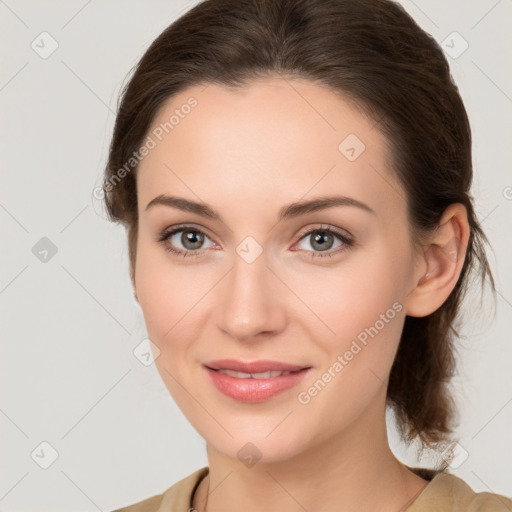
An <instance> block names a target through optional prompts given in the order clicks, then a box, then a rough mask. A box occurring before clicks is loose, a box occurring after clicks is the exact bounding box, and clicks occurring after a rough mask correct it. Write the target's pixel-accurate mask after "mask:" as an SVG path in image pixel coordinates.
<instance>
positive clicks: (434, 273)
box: [406, 203, 470, 317]
mask: <svg viewBox="0 0 512 512" xmlns="http://www.w3.org/2000/svg"><path fill="white" fill-rule="evenodd" d="M469 235H470V227H469V223H468V218H467V211H466V207H465V206H464V205H463V204H461V203H453V204H451V205H450V206H449V207H448V208H446V210H445V211H444V213H443V215H442V217H441V220H440V221H439V225H438V227H437V228H436V229H435V230H434V232H433V234H432V236H431V238H430V240H429V243H428V244H427V245H426V246H425V248H424V251H423V254H422V255H421V256H420V261H419V264H418V265H417V272H416V273H415V275H414V281H413V282H414V283H417V284H415V286H414V287H413V290H412V291H411V292H410V293H409V294H408V296H407V301H406V302H407V303H406V314H407V315H409V316H416V317H423V316H427V315H430V314H431V313H433V312H434V311H436V310H437V309H438V308H440V307H441V306H442V305H443V303H444V302H445V301H446V299H447V298H448V296H449V295H450V293H451V292H452V290H453V289H454V288H455V285H456V284H457V280H458V279H459V276H460V273H461V270H462V266H463V265H464V260H465V258H466V250H467V244H468V240H469Z"/></svg>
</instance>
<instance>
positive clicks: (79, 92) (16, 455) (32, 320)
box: [0, 0, 512, 512]
mask: <svg viewBox="0 0 512 512" xmlns="http://www.w3.org/2000/svg"><path fill="white" fill-rule="evenodd" d="M193 3H196V2H185V1H169V0H166V1H155V0H154V1H152V2H151V3H150V2H144V1H142V0H137V1H134V0H131V1H127V0H123V1H121V0H116V1H101V2H100V1H99V0H89V1H83V0H74V1H67V2H64V1H54V2H36V1H27V0H17V1H15V0H6V1H1V0H0V38H1V56H2V65H1V70H0V109H1V111H0V120H1V124H0V129H1V151H0V159H1V173H2V175H1V180H2V181H1V183H2V186H1V188H0V226H1V234H2V243H3V245H2V251H1V253H0V254H1V256H2V257H1V264H0V304H1V320H2V324H1V325H2V340H1V341H2V343H1V345H0V350H1V353H0V365H1V367H0V379H1V380H0V390H1V398H0V429H1V436H0V439H1V440H2V443H1V454H0V460H1V461H2V462H1V464H0V475H1V478H0V509H1V510H2V511H4V512H9V511H16V512H19V511H29V510H30V511H47V510H53V511H59V510H62V511H64V510H75V511H86V510H90V511H94V510H104V511H105V510H112V509H113V508H115V507H118V506H121V505H125V504H128V503H133V502H135V501H139V500H141V499H144V498H146V497H149V496H152V495H154V494H159V493H161V492H163V491H164V490H165V489H167V488H168V487H169V486H170V485H172V484H173V483H175V482H176V481H178V480H179V479H181V478H183V477H185V476H187V475H188V474H190V473H191V472H193V471H195V470H197V469H198V468H200V467H202V466H204V465H206V464H207V458H206V452H205V443H204V440H203V439H202V438H201V437H200V436H199V435H198V434H197V433H196V432H195V430H194V429H193V428H192V427H191V426H190V424H189V423H188V421H187V420H186V419H185V417H184V416H183V415H182V414H181V412H180V410H179V409H178V408H177V406H176V405H175V404H174V402H173V401H172V399H171V398H170V397H169V395H168V393H167V390H166V389H165V387H164V386H163V384H162V382H161V380H160V377H159V375H158V373H157V372H156V369H155V367H154V365H151V366H147V367H146V366H144V365H143V364H141V362H140V361H139V360H138V359H137V358H136V357H135V356H134V355H133V353H132V351H133V350H134V349H135V347H137V346H138V345H139V344H140V343H141V341H142V340H143V339H144V338H145V335H146V331H145V328H144V323H143V317H142V314H141V311H140V309H139V307H138V304H137V303H136V302H135V300H134V298H133V294H132V289H131V286H130V282H129V278H128V257H127V250H126V238H125V233H124V231H123V229H122V228H121V227H120V226H116V225H113V224H110V223H108V222H107V221H106V220H105V218H106V217H105V214H104V212H103V210H102V206H101V204H100V202H99V201H98V200H97V199H95V198H94V196H93V189H94V188H95V187H97V186H98V185H99V184H100V182H101V178H102V172H103V167H104V163H105V158H106V152H107V148H108V144H109V142H110V136H111V133H112V127H113V122H114V116H115V109H116V102H117V97H118V94H119V91H120V88H121V85H122V83H123V81H124V80H125V78H126V77H127V75H128V72H129V70H130V69H131V67H132V66H133V65H134V64H135V63H136V62H137V60H138V58H139V57H140V56H141V55H142V54H143V52H144V51H145V49H146V48H147V47H148V45H149V44H150V43H151V41H152V40H153V39H154V38H155V37H156V36H157V35H158V34H159V33H160V32H161V31H162V30H163V29H164V28H165V27H166V26H168V25H169V24H170V23H171V22H172V21H173V20H174V19H175V18H176V17H177V16H178V15H179V14H180V13H182V12H183V11H185V10H186V9H188V8H189V7H190V6H191V5H192V4H193ZM403 5H404V6H405V8H406V10H407V11H408V12H409V13H410V14H411V15H412V16H413V17H414V18H415V19H416V20H417V22H418V23H419V24H420V25H421V26H422V27H423V28H424V29H425V30H426V31H427V32H429V33H430V34H432V35H433V36H434V37H435V38H436V40H437V41H439V42H440V43H441V42H442V41H446V42H445V46H443V47H444V48H445V50H446V51H447V52H448V51H450V52H452V54H454V52H460V50H461V49H462V48H463V46H462V44H463V41H462V39H460V38H458V36H455V39H454V38H453V36H450V34H452V32H454V31H456V32H458V33H459V34H460V35H461V36H462V38H464V40H466V41H467V43H468V44H469V47H468V48H467V49H466V51H464V52H463V53H462V54H461V55H459V56H457V57H456V58H453V57H452V56H448V60H449V62H450V65H451V68H452V72H453V76H454V78H455V81H456V82H457V84H458V85H459V88H460V91H461V95H462V97H463V99H464V101H465V104H466V108H467V110H468V113H469V116H470V120H471V123H472V129H473V136H474V166H475V174H476V176H475V182H474V187H473V194H474V196H475V197H476V210H477V214H478V217H479V219H480V220H481V221H482V222H483V228H484V230H485V232H486V233H487V235H488V237H489V239H490V242H491V245H492V247H493V250H494V252H489V257H490V259H491V264H492V269H493V271H494V273H495V277H496V279H497V287H498V292H499V293H498V295H497V308H496V314H495V315H494V308H493V304H492V301H491V300H490V295H489V297H484V307H480V305H479V304H478V301H477V298H478V297H479V295H480V293H479V292H476V293H475V294H474V301H473V302H474V304H475V305H474V306H473V307H472V308H470V307H468V309H467V320H466V323H465V327H464V329H463V331H462V332H463V334H464V335H465V336H466V337H465V338H464V340H463V341H462V342H461V344H460V346H461V348H460V350H459V352H460V362H459V375H458V376H457V377H456V379H455V382H454V390H455V393H456V396H457V400H458V403H459V404H460V410H461V423H460V428H459V429H458V432H457V434H458V437H459V446H457V447H456V457H455V459H454V461H453V462H452V472H453V473H454V474H456V475H457V476H460V477H461V478H463V479H464V480H466V482H467V483H468V484H469V485H470V486H471V487H473V488H474V489H475V490H477V491H489V492H497V493H501V494H505V495H509V496H512V436H511V434H510V432H511V425H512V385H511V384H512V379H511V372H510V368H511V364H510V363H511V356H512V344H511V343H510V331H509V320H508V319H509V318H510V316H511V313H512V269H511V265H510V263H509V262H510V254H511V253H512V236H511V234H510V225H511V223H510V219H511V216H512V188H511V187H512V175H511V172H510V169H511V168H512V167H511V163H512V162H511V152H510V141H511V140H512V138H511V135H512V133H511V132H512V129H511V115H510V114H511V106H512V99H511V98H512V76H511V75H512V73H511V68H510V54H511V51H510V48H511V39H512V36H511V31H510V30H509V28H510V20H511V19H512V2H511V0H499V1H496V0H485V1H484V0H478V1H477V0H473V1H467V0H464V1H462V0H459V1H451V2H449V3H448V2H446V1H444V0H442V1H441V0H438V1H432V0H428V1H427V0H421V1H420V0H415V1H414V2H412V1H405V0H404V1H403ZM43 31H46V32H48V33H49V34H50V36H40V34H41V32H43ZM448 36H450V37H448ZM447 37H448V39H446V38H447ZM42 38H46V39H42ZM52 38H53V40H56V41H57V43H58V48H57V49H56V51H55V52H54V53H53V54H51V55H50V56H46V57H47V58H42V57H41V56H40V52H43V51H49V49H51V42H52ZM33 42H34V43H33ZM32 44H34V45H36V47H38V52H36V51H35V50H34V49H33V48H32V46H31V45H32ZM37 45H38V46H37ZM450 46H451V49H450ZM43 237H46V238H48V239H49V240H50V241H51V244H53V246H55V248H56V250H57V252H56V253H55V254H53V253H52V250H51V247H50V245H49V242H48V240H43V241H41V239H42V238H43ZM34 247H35V249H34ZM44 250H48V251H49V252H47V253H44ZM41 258H42V259H43V260H45V261H42V259H41ZM476 312H479V313H481V314H480V315H477V314H476ZM389 419H390V442H391V445H392V448H393V451H394V452H395V453H396V454H397V456H399V458H401V459H402V460H403V461H404V462H406V463H410V464H418V465H420V464H423V465H426V466H427V465H428V464H429V463H430V462H429V460H431V459H429V458H428V457H423V458H422V459H421V460H418V459H416V452H415V450H414V449H409V450H406V449H405V447H404V446H402V445H401V444H400V443H399V442H398V440H397V437H396V433H395V431H394V426H393V424H392V421H391V420H392V418H389ZM42 442H47V443H49V444H50V445H51V446H52V447H53V449H55V450H56V452H57V453H58V458H57V459H56V460H55V462H53V464H51V465H50V466H49V467H48V468H47V469H43V468H42V467H41V465H45V464H49V463H50V462H51V453H52V452H51V449H50V448H49V447H48V446H47V445H41V443H42Z"/></svg>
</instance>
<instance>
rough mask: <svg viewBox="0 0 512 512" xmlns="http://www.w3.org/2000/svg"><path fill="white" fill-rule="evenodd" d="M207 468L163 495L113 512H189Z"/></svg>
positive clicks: (198, 471) (181, 481)
mask: <svg viewBox="0 0 512 512" xmlns="http://www.w3.org/2000/svg"><path fill="white" fill-rule="evenodd" d="M208 472H209V468H208V466H205V467H203V468H201V469H198V470H197V471H194V473H192V474H190V475H188V476H187V477H185V478H183V479H181V480H180V481H178V482H176V483H175V484H173V485H172V486H171V487H169V488H168V489H167V490H166V491H164V492H163V493H162V494H157V495H155V496H151V497H150V498H146V499H144V500H142V501H138V502H137V503H132V504H131V505H125V506H124V507H121V508H118V509H116V510H112V511H111V512H162V511H164V510H165V511H168V510H173V511H174V510H180V511H183V512H187V511H188V510H189V509H190V507H191V499H192V496H193V494H194V491H195V490H196V488H197V486H198V485H199V482H200V481H201V480H202V479H203V478H204V477H205V476H206V475H207V474H208Z"/></svg>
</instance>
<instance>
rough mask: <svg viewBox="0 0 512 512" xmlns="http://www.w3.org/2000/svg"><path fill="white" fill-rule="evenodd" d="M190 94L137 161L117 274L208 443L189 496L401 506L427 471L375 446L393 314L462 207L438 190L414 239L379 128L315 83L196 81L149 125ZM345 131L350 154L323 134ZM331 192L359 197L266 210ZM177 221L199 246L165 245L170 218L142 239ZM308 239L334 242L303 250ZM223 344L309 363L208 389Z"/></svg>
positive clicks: (306, 505) (462, 231)
mask: <svg viewBox="0 0 512 512" xmlns="http://www.w3.org/2000/svg"><path fill="white" fill-rule="evenodd" d="M190 96H194V98H196V99H197V101H198V105H197V106H196V107H195V108H194V109H192V111H191V112H190V113H189V114H188V115H187V116H184V118H183V119H181V120H180V123H179V124H178V125H176V126H175V127H174V129H173V130H172V131H169V133H168V134H167V135H165V137H164V138H163V139H162V141H160V142H159V143H158V145H157V146H156V147H155V148H154V149H152V150H151V151H150V153H149V154H148V155H147V156H146V157H145V158H144V159H143V160H142V161H141V163H140V165H139V168H138V170H137V173H138V174H137V195H138V209H139V235H138V240H137V258H136V265H135V276H134V281H133V286H134V291H135V296H136V299H137V301H138V302H139V304H140V306H141V309H142V311H143V314H144V318H145V322H146V327H147V330H148V336H149V338H150V339H151V340H152V341H153V343H154V344H155V346H156V347H158V350H159V351H160V353H159V354H155V357H156V361H155V363H156V366H157V368H158V371H159V373H160V375H161V377H162V379H163V381H164V383H165V385H166V387H167V389H168V390H169V392H170V394H171V395H172V397H173V399H174V400H175V401H176V403H177V405H178V406H179V407H180V409H181V410H182V412H183V413H184V415H185V416H186V417H187V418H188V420H189V421H190V423H191V424H192V426H193V427H194V428H195V429H196V430H197V431H198V432H199V434H200V435H201V436H202V437H203V438H204V439H205V440H206V443H207V452H208V465H209V468H210V474H209V475H208V477H206V478H205V479H203V480H202V482H201V484H200V486H199V488H198V489H197V492H196V493H195V495H194V500H193V506H194V508H195V509H196V510H199V511H202V510H205V504H206V510H208V511H209V512H215V511H219V512H220V511H223V512H231V511H235V510H236V511H239V510H244V511H247V512H252V511H261V510H268V511H277V510H279V511H280V512H288V511H289V512H292V511H293V512H296V511H299V510H300V511H302V510H304V509H305V510H308V511H316V510H322V511H324V512H330V511H335V510H336V511H339V510H347V511H348V510H379V511H383V512H388V511H389V512H397V511H399V510H405V508H407V506H408V505H410V504H411V502H412V501H414V499H415V498H416V497H417V496H418V494H419V493H421V491H422V490H423V489H424V488H425V486H426V485H427V484H428V482H427V481H426V480H423V479H422V478H420V477H418V476H416V475H415V474H414V473H412V472H411V471H410V470H409V469H407V468H406V467H405V466H404V465H403V464H402V463H401V462H400V461H398V460H397V459H396V457H395V456H394V455H393V453H392V451H391V450H390V447H389V444H388V439H387V432H386V422H385V411H386V409H385V398H386V388H387V383H388V377H389V373H390V369H391V365H392V363H393V360H394V356H395V354H396V350H397V348H398V343H399V340H400V335H401V332H402V328H403V323H404V321H405V316H406V315H411V316H425V315H428V314H430V313H432V312H433V311H435V310H436V309H437V308H438V307H440V306H441V305H442V304H443V302H444V301H445V300H446V298H447V297H448V296H449V294H450V292H451V291H452V289H453V288H454V286H455V284H456V282H457V279H458V276H459V274H460V271H461V269H462V264H463V261H464V255H465V247H466V244H467V240H468V237H469V226H468V222H467V216H466V210H465V208H464V206H463V205H460V204H454V205H451V206H450V208H448V209H447V210H446V212H445V214H444V216H443V218H442V219H441V222H440V225H439V228H438V229H437V230H436V231H435V233H434V234H432V236H431V238H430V239H429V240H428V243H427V244H426V245H425V246H423V247H422V248H417V247H414V246H413V244H412V241H411V238H410V231H409V227H408V219H407V214H406V204H405V192H404V191H403V189H402V188H401V186H400V185H399V184H398V182H396V180H395V179H394V178H393V175H392V172H391V168H390V163H389V161H390V160H389V146H388V144H387V143H386V139H385V138H384V136H383V135H382V134H381V133H380V132H379V130H378V127H376V126H375V123H374V121H372V120H371V119H368V118H366V117H365V116H363V115H362V113H361V112H360V111H359V110H358V109H356V108H354V107H353V106H352V105H351V104H349V103H348V102H347V101H345V100H344V99H343V98H342V97H341V96H340V95H336V94H335V93H333V92H332V91H331V90H329V89H327V88H326V87H323V86H320V85H318V84H315V83H312V82H309V81H306V80H303V79H293V80H292V79H291V78H288V79H287V78H284V77H269V78H268V79H258V80H254V81H252V82H250V84H248V85H246V86H244V88H243V89H240V90H234V89H227V88H225V87H223V86H220V85H214V84H210V85H209V86H208V87H206V88H205V86H204V85H197V86H193V87H190V88H188V89H187V90H185V91H182V92H181V93H180V94H178V95H176V96H174V97H173V98H171V99H170V100H169V101H168V102H167V103H166V104H165V105H164V107H163V108H162V109H161V110H160V112H159V113H158V114H157V116H156V117H155V119H154V121H153V124H152V127H151V128H150V130H151V129H153V128H155V127H157V126H158V125H159V124H160V123H162V122H165V121H167V120H168V119H169V117H170V116H171V115H172V114H173V113H174V111H175V109H176V108H180V106H181V105H183V104H185V103H186V101H187V99H188V98H190ZM351 133H352V134H356V135H357V137H358V138H359V139H360V140H361V141H363V142H364V144H365V146H366V149H365V150H364V151H363V152H362V153H361V154H360V156H359V157H358V158H357V159H356V160H354V161H349V160H348V159H347V158H346V157H345V156H344V155H343V154H342V153H341V152H340V151H339V149H338V146H339V144H340V142H341V141H343V140H344V139H345V137H347V135H348V134H351ZM334 192H335V193H337V194H340V195H341V194H343V195H346V196H349V197H353V198H355V199H357V200H359V201H362V202H364V203H366V204H367V205H369V206H370V207H371V208H372V209H373V210H374V211H375V214H371V213H368V212H365V211H364V210H362V209H358V208H355V207H351V206H342V207H340V206H336V207H332V208H329V209H326V210H322V211H318V212H315V213H308V214H306V215H303V216H301V217H298V218H294V219H289V220H285V221H282V222H277V213H278V211H279V209H280V208H281V207H283V206H284V205H287V204H289V203H291V202H294V201H299V200H301V199H311V198H313V197H318V196H324V195H332V194H333V193H334ZM163 193H166V194H172V195H175V196H180V197H184V198H187V199H190V200H194V201H203V202H205V203H207V204H209V205H211V206H212V207H213V208H214V209H215V210H216V211H218V212H219V213H220V215H221V216H222V219H223V222H221V221H218V220H212V219H208V218H204V217H201V216H199V215H198V214H195V213H187V212H183V211H180V210H178V209H174V208H171V207H168V206H163V205H158V206H155V207H154V208H150V209H148V210H147V211H146V205H147V204H148V203H149V201H151V200H152V199H153V198H154V197H156V196H158V195H159V194H163ZM182 223H186V224H192V225H193V226H192V227H193V228H194V229H199V230H200V231H201V232H202V233H204V234H205V239H204V243H203V245H202V246H200V249H199V251H200V250H201V249H202V250H203V253H202V255H200V256H199V257H196V258H193V257H187V258H182V257H179V256H177V255H174V254H171V253H169V252H167V251H166V250H165V243H166V244H168V245H170V244H171V243H173V244H174V246H175V247H176V248H177V249H181V250H182V251H187V250H188V251H189V252H190V251H193V246H192V249H190V247H191V245H190V244H188V245H183V240H182V239H181V234H182V233H179V234H178V235H174V236H173V238H172V242H171V240H167V242H165V243H162V242H157V241H155V239H156V237H157V236H158V235H159V233H160V232H161V231H162V230H164V229H166V228H169V227H171V226H176V225H178V224H182ZM321 226H323V227H325V226H328V227H332V228H334V229H336V228H338V229H339V230H340V231H341V232H342V233H349V234H350V235H352V237H353V238H354V240H355V245H354V246H352V247H348V248H347V247H346V250H344V251H342V252H338V253H337V254H335V252H336V251H337V249H338V248H339V247H341V246H342V244H343V242H341V241H339V240H338V239H337V238H336V237H334V238H333V239H332V240H331V239H327V241H326V242H324V244H325V245H324V247H325V248H326V249H327V251H323V252H322V251H321V250H320V249H318V246H317V245H315V244H314V233H313V235H311V234H310V235H307V236H302V238H301V236H300V235H301V233H303V232H306V231H310V230H313V229H319V228H320V227H321ZM247 236H252V237H253V238H254V239H255V240H256V241H257V242H258V244H259V245H260V247H261V249H262V253H261V255H260V256H259V257H258V258H257V259H256V260H255V261H254V262H252V263H247V261H246V260H244V259H243V258H242V257H241V256H239V254H238V253H237V252H236V248H237V246H238V245H239V244H240V243H241V242H242V241H243V240H244V239H245V238H246V237H247ZM454 241H456V243H455V244H454ZM185 243H186V242H185ZM329 243H331V244H332V245H329ZM454 247H455V253H450V250H451V249H452V248H454ZM325 252H331V253H332V254H333V257H332V258H322V257H318V256H317V257H314V258H311V257H308V256H311V254H313V255H318V254H320V255H321V254H323V253H325ZM427 273H429V277H428V279H427V280H422V278H423V277H424V276H425V274H427ZM397 301H398V303H399V304H401V305H402V309H401V311H399V312H396V315H395V316H394V318H393V319H392V320H390V321H389V322H387V323H386V324H385V327H384V328H382V329H381V330H380V331H379V332H378V335H377V336H375V337H374V338H373V339H370V341H369V342H368V344H367V345H366V346H365V347H364V348H363V349H362V350H361V351H360V352H359V353H358V354H357V356H356V357H354V358H353V359H352V360H351V361H350V362H348V364H347V365H346V366H345V367H344V368H343V370H342V371H341V372H339V373H337V375H336V377H335V378H333V379H332V380H331V381H330V382H329V383H328V384H327V385H326V386H325V388H324V389H323V390H322V391H321V392H320V393H318V395H317V396H315V397H313V398H312V399H311V401H310V402H309V403H307V404H302V403H300V402H299V401H298V399H297V395H298V393H299V392H300V391H304V390H307V389H308V388H309V387H310V386H312V385H313V383H314V382H315V381H317V380H318V379H319V378H321V376H322V374H323V373H324V372H325V371H326V370H327V369H328V368H329V367H330V366H332V365H333V363H334V362H335V361H336V358H337V356H338V355H340V354H341V355H342V354H344V353H345V352H346V351H347V350H348V349H349V348H350V345H351V342H352V341H353V340H354V339H355V338H356V336H357V335H358V334H359V333H360V332H361V331H363V330H364V329H365V327H369V326H372V325H374V324H375V322H376V321H377V320H378V319H379V318H380V317H379V315H381V314H382V313H385V312H386V310H388V309H389V308H391V307H392V304H393V303H395V302H397ZM227 357H229V358H235V359H241V360H246V361H253V360H259V359H272V360H278V361H286V362H289V363H294V364H301V365H304V366H312V367H313V370H312V372H311V374H310V375H309V376H308V377H307V378H306V379H305V380H304V381H303V382H302V383H301V384H300V385H299V386H298V387H296V388H293V389H291V390H288V391H285V392H284V393H281V394H280V395H277V396H275V397H273V398H272V399H270V400H267V401H266V402H262V403H257V404H245V403H240V402H238V401H235V400H233V399H231V398H228V397H227V396H225V395H223V394H221V393H220V392H219V391H217V389H216V388H215V387H214V386H213V385H212V383H211V382H210V379H209V378H208V375H206V374H205V371H204V369H203V367H202V364H203V363H204V362H207V361H211V360H213V359H220V358H227ZM248 442H250V443H252V444H253V445H255V446H256V447H257V449H258V450H259V452H260V454H261V459H259V460H258V462H257V463H256V464H255V465H253V466H251V467H247V466H246V465H245V464H244V463H243V462H242V461H241V460H240V459H239V458H238V456H237V452H238V451H239V450H240V449H241V448H242V447H243V446H244V445H246V443H248ZM213 490H214V492H212V491H213ZM210 493H211V494H210ZM206 498H207V499H206Z"/></svg>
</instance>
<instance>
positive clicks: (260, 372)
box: [203, 360, 312, 403]
mask: <svg viewBox="0 0 512 512" xmlns="http://www.w3.org/2000/svg"><path fill="white" fill-rule="evenodd" d="M203 368H204V369H205V371H206V373H207V374H208V376H209V378H210V382H212V383H213V384H214V386H215V387H216V388H217V390H218V391H220V392H221V393H223V394H224V395H226V396H228V397H230V398H232V399H234V400H237V401H239V402H245V403H256V402H264V401H266V400H269V399H270V398H272V397H274V396H276V395H278V394H280V393H282V392H284V391H286V390H289V389H291V388H293V387H295V386H296V385H297V384H299V382H300V381H301V380H302V379H303V378H304V377H305V375H306V374H307V373H309V371H310V370H311V369H312V367H311V366H301V365H290V364H287V363H280V362H275V361H256V362H253V363H243V362H241V361H234V360H222V361H213V362H209V363H207V364H204V365H203Z"/></svg>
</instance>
